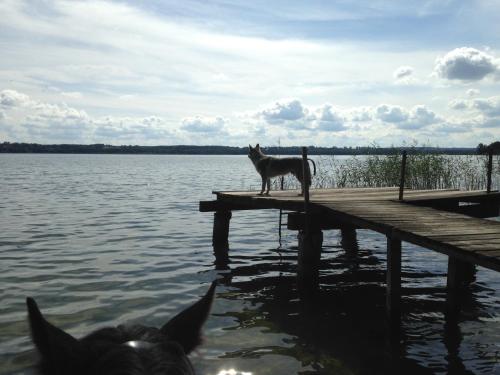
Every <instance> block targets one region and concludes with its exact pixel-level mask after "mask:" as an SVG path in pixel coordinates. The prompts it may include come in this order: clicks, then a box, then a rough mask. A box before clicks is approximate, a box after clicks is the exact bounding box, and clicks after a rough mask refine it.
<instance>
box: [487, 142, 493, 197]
mask: <svg viewBox="0 0 500 375" xmlns="http://www.w3.org/2000/svg"><path fill="white" fill-rule="evenodd" d="M492 172H493V150H491V149H490V150H488V174H487V176H486V192H487V193H490V192H491V173H492Z"/></svg>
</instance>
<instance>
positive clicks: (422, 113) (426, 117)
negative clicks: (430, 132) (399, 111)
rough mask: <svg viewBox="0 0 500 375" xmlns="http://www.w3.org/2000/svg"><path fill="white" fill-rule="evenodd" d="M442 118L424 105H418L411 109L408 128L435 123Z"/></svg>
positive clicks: (417, 127)
mask: <svg viewBox="0 0 500 375" xmlns="http://www.w3.org/2000/svg"><path fill="white" fill-rule="evenodd" d="M438 121H441V119H440V118H439V117H438V116H437V115H436V114H435V113H434V112H433V111H431V110H430V109H428V108H427V107H426V106H424V105H416V106H414V107H413V108H412V109H411V110H410V114H409V116H408V121H407V124H406V128H412V129H419V128H423V127H425V126H427V125H431V124H434V123H436V122H438Z"/></svg>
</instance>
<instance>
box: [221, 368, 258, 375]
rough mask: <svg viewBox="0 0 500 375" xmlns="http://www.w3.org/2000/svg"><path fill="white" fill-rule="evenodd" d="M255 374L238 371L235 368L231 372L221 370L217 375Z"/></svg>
mask: <svg viewBox="0 0 500 375" xmlns="http://www.w3.org/2000/svg"><path fill="white" fill-rule="evenodd" d="M252 374H253V373H251V372H247V371H237V370H235V369H234V368H232V369H229V370H220V371H219V372H218V373H217V375H252Z"/></svg>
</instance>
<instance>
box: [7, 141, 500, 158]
mask: <svg viewBox="0 0 500 375" xmlns="http://www.w3.org/2000/svg"><path fill="white" fill-rule="evenodd" d="M497 143H498V145H495V144H497ZM493 145H495V146H500V142H495V143H493V144H491V145H490V146H487V145H483V144H479V145H478V146H477V147H475V148H474V147H470V148H469V147H429V146H415V145H413V146H409V147H404V146H402V147H401V146H400V147H396V146H392V147H379V146H357V147H335V146H332V147H317V146H309V147H308V154H309V155H393V154H397V153H400V152H401V151H402V150H408V149H411V151H413V152H418V153H420V152H421V153H426V154H448V155H471V154H476V153H486V152H487V151H488V149H489V148H490V147H492V146H493ZM263 148H264V147H263ZM495 148H499V147H495ZM264 150H265V152H266V153H267V154H271V155H301V153H302V149H301V147H298V146H291V147H278V146H269V147H265V148H264ZM0 153H49V154H153V155H171V154H175V155H246V154H247V153H248V148H247V147H234V146H195V145H174V146H138V145H134V146H132V145H121V146H114V145H105V144H91V145H82V144H51V145H46V144H38V143H17V142H13V143H10V142H3V143H0Z"/></svg>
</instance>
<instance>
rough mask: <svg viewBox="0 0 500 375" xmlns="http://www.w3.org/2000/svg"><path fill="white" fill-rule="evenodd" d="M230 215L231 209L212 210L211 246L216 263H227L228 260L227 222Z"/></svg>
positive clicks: (229, 219)
mask: <svg viewBox="0 0 500 375" xmlns="http://www.w3.org/2000/svg"><path fill="white" fill-rule="evenodd" d="M231 216H232V213H231V211H216V212H214V228H213V233H212V246H213V249H214V254H215V259H216V263H227V262H228V260H229V254H228V253H229V222H230V221H231Z"/></svg>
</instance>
